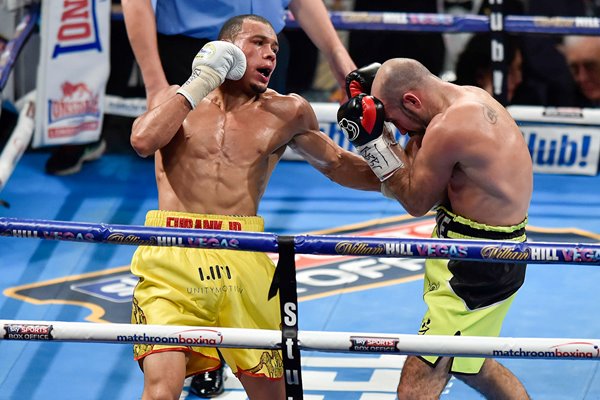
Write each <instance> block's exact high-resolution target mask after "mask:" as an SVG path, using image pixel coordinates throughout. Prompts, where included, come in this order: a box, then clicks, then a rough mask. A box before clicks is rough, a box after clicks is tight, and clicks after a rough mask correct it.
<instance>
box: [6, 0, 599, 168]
mask: <svg viewBox="0 0 600 400" xmlns="http://www.w3.org/2000/svg"><path fill="white" fill-rule="evenodd" d="M598 3H600V1H598V0H569V1H567V0H553V1H544V0H507V1H504V5H503V7H504V10H503V11H504V14H505V15H519V14H521V15H543V16H549V17H552V16H567V17H568V16H599V14H600V5H599V4H598ZM324 4H325V6H326V8H327V9H328V10H331V11H371V12H374V11H377V12H381V11H389V12H411V13H413V12H414V13H444V14H453V15H459V14H469V15H474V14H481V15H485V14H489V12H490V5H489V2H488V1H487V0H403V1H389V0H324ZM119 16H121V17H119ZM6 17H7V16H4V18H6ZM2 18H3V16H2V15H0V36H3V35H4V36H5V37H9V35H11V34H12V29H14V28H13V26H12V25H13V24H7V23H3V22H6V21H3V20H2ZM337 33H338V35H339V37H340V39H341V41H342V43H343V44H344V46H345V47H346V48H347V49H348V52H349V54H350V57H351V58H352V60H353V61H354V63H355V64H356V66H358V67H360V66H363V65H367V64H369V63H372V62H383V61H385V60H387V59H389V58H393V57H410V58H415V59H417V60H419V61H421V62H422V63H423V64H424V65H425V66H426V67H428V68H429V69H430V70H431V71H432V72H433V73H434V74H436V75H438V76H439V77H441V78H442V79H444V80H448V81H452V82H455V83H457V84H461V85H475V86H479V87H482V88H485V89H487V90H490V91H491V85H492V74H491V70H492V65H491V55H490V37H489V34H487V33H481V34H479V33H478V34H470V33H416V32H403V31H368V30H352V31H338V32H337ZM279 40H280V43H281V51H280V54H279V56H278V66H279V67H278V68H279V70H280V72H283V76H281V75H280V76H278V77H277V79H276V78H275V77H273V79H272V82H271V85H272V87H273V88H274V89H276V90H278V91H279V92H282V93H290V92H294V93H299V94H301V95H303V96H304V97H306V98H307V99H308V100H309V101H312V102H322V101H333V102H339V101H341V100H342V99H343V92H342V91H341V90H340V87H339V81H337V80H336V79H335V77H334V75H333V73H332V71H331V69H330V65H328V62H327V57H326V55H325V54H323V52H321V51H319V49H318V48H317V46H316V45H315V43H314V40H311V39H310V38H309V36H307V33H306V32H305V30H303V29H299V28H289V27H285V28H283V30H282V31H281V32H280V33H279ZM5 42H6V39H0V47H1V46H2V43H5ZM38 43H39V37H36V35H35V34H34V35H33V37H32V38H30V40H29V43H28V45H27V46H26V48H25V50H24V51H23V53H22V54H21V56H20V57H19V60H18V62H17V67H16V68H15V71H14V79H13V81H12V83H11V86H9V87H7V89H6V90H5V93H3V95H4V99H5V101H4V112H3V113H2V117H1V118H2V120H1V121H0V122H1V124H0V139H1V140H2V141H5V140H6V138H7V136H8V134H9V133H10V132H11V130H12V129H13V127H14V124H15V123H16V119H17V113H16V110H14V109H13V108H11V106H10V102H8V101H7V100H10V99H13V100H14V99H18V98H20V97H21V96H23V95H24V94H26V93H28V92H29V91H31V90H33V89H34V88H35V79H32V78H31V77H35V71H36V68H37V60H36V55H37V53H36V52H37V49H38V47H37V46H38V45H37V44H38ZM130 43H131V42H130V40H129V38H128V33H127V30H126V26H125V20H124V18H123V17H122V4H121V2H120V1H117V0H113V18H112V22H111V72H110V78H109V80H108V84H107V88H106V91H107V93H108V94H111V95H116V96H121V97H137V98H144V97H145V96H146V90H145V89H147V88H145V87H144V82H143V80H142V74H141V72H140V68H139V66H138V64H137V63H136V59H135V57H134V53H133V51H132V47H131V44H130ZM505 57H506V58H507V61H508V65H509V69H508V76H507V98H508V102H509V104H515V105H540V106H564V107H596V106H598V104H600V37H584V36H573V37H562V36H559V35H540V34H536V35H532V34H527V35H525V34H522V35H507V36H506V39H505ZM173 63H177V64H185V63H182V62H181V60H178V59H177V58H173ZM163 64H166V63H165V62H164V60H163ZM163 67H164V69H165V71H167V68H168V65H163ZM186 68H188V67H186ZM132 122H133V119H132V118H129V117H121V116H115V115H106V116H105V119H104V125H103V134H102V137H103V141H102V148H101V149H96V150H98V151H99V152H100V153H102V152H104V151H112V152H131V151H132V150H131V148H130V146H129V131H130V127H131V124H132ZM2 143H3V142H0V144H2ZM96 145H99V144H96ZM88 150H89V149H88ZM83 156H84V155H83V150H81V151H79V152H76V154H71V155H68V154H67V155H66V154H64V153H63V154H61V157H63V158H65V157H71V158H72V160H70V161H69V162H70V163H72V162H76V161H77V160H76V159H77V158H78V157H83ZM73 158H75V159H73ZM49 162H50V161H49ZM46 167H47V168H46V169H47V171H46V172H48V173H51V174H57V175H61V174H66V173H70V172H71V170H69V169H68V168H67V167H68V166H67V167H65V166H64V165H58V166H54V167H55V168H54V169H53V168H51V167H52V166H50V168H49V165H47V166H46ZM63 167H64V168H63ZM61 168H62V170H61ZM74 172H77V171H76V170H75V171H74Z"/></svg>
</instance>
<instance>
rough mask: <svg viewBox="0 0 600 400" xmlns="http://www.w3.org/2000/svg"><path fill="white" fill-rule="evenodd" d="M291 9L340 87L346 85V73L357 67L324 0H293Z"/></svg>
mask: <svg viewBox="0 0 600 400" xmlns="http://www.w3.org/2000/svg"><path fill="white" fill-rule="evenodd" d="M289 9H290V11H291V12H292V14H294V17H295V18H296V21H298V24H299V25H300V27H301V28H302V30H304V32H306V34H307V35H308V37H309V38H310V40H311V41H312V42H313V43H314V44H315V46H317V48H318V49H319V50H320V51H321V53H322V54H323V55H324V56H325V57H327V62H328V63H329V67H330V68H331V71H332V72H333V75H334V77H335V79H336V80H337V82H338V84H339V85H340V88H344V87H345V85H346V75H347V74H348V73H350V72H351V71H353V70H355V69H356V64H355V63H354V61H352V58H351V57H350V54H348V50H346V48H345V47H344V44H343V43H342V41H341V40H340V38H339V36H338V35H337V32H336V31H335V28H334V27H333V24H332V23H331V19H330V18H329V14H328V12H327V8H325V4H324V3H323V1H322V0H292V2H291V3H290V5H289Z"/></svg>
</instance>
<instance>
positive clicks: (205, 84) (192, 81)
mask: <svg viewBox="0 0 600 400" xmlns="http://www.w3.org/2000/svg"><path fill="white" fill-rule="evenodd" d="M224 80H225V78H224V77H222V76H220V75H219V74H218V73H217V72H216V71H215V70H214V69H213V68H211V67H207V66H202V67H196V69H194V71H193V72H192V75H191V76H190V77H189V78H188V80H187V81H186V82H185V83H184V84H183V85H181V87H180V88H179V90H177V93H179V94H180V95H182V96H183V97H185V98H186V99H187V101H188V102H189V103H190V105H191V106H192V109H194V108H196V104H198V103H199V102H200V100H202V99H203V98H204V97H206V95H207V94H209V93H210V92H212V91H213V90H215V89H216V88H218V87H219V86H220V85H221V84H222V83H223V81H224Z"/></svg>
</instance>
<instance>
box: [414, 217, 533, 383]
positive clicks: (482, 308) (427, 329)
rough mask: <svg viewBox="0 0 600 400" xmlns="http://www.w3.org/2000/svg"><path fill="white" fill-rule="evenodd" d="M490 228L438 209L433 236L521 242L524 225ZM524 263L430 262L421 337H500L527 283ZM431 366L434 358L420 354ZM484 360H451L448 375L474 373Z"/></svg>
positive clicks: (440, 260) (426, 279) (524, 223)
mask: <svg viewBox="0 0 600 400" xmlns="http://www.w3.org/2000/svg"><path fill="white" fill-rule="evenodd" d="M526 224H527V220H525V221H523V222H522V223H520V224H518V225H515V226H509V227H494V226H489V225H484V224H479V223H476V222H473V221H471V220H469V219H467V218H464V217H461V216H459V215H456V214H454V213H452V212H451V211H450V210H448V208H446V207H444V206H440V207H438V208H437V216H436V227H435V229H434V231H433V234H432V237H434V238H449V239H486V240H510V241H516V242H524V241H525V240H526V239H527V237H526V235H525V225H526ZM525 268H526V265H525V264H516V263H486V262H480V261H478V262H472V261H462V260H442V259H428V260H427V262H426V264H425V283H424V288H423V299H424V300H425V303H426V304H427V306H428V309H427V312H426V313H425V316H424V317H423V321H422V323H421V328H420V330H419V334H421V335H447V336H456V335H461V336H499V335H500V329H501V328H502V322H503V321H504V317H505V316H506V313H507V311H508V309H509V308H510V305H511V304H512V302H513V300H514V298H515V295H516V292H517V290H518V289H519V288H520V287H521V285H522V284H523V282H524V280H525ZM420 358H421V359H423V360H424V361H425V362H427V363H428V364H430V365H432V366H433V365H435V364H436V362H437V361H438V360H439V357H436V356H421V357H420ZM484 361H485V359H484V358H471V357H469V358H464V357H455V358H454V360H453V361H452V365H451V366H450V372H452V373H463V374H476V373H478V372H479V370H480V369H481V366H482V365H483V362H484Z"/></svg>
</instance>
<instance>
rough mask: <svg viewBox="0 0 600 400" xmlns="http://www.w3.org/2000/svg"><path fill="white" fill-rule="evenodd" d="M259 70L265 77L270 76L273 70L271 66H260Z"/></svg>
mask: <svg viewBox="0 0 600 400" xmlns="http://www.w3.org/2000/svg"><path fill="white" fill-rule="evenodd" d="M257 71H258V72H259V73H260V74H261V75H262V76H264V77H265V78H268V77H269V76H271V71H272V70H271V69H270V68H258V69H257Z"/></svg>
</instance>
